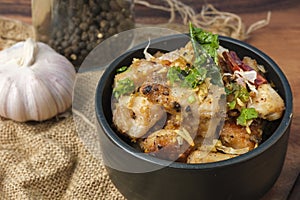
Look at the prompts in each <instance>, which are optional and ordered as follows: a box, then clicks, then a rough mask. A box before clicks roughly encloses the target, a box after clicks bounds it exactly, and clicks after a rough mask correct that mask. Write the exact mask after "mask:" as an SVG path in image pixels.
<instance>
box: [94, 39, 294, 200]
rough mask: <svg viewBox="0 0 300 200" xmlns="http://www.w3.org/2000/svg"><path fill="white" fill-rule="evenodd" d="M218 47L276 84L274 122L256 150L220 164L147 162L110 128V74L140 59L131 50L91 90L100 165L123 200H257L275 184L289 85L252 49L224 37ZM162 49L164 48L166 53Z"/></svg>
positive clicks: (172, 42)
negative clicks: (256, 66)
mask: <svg viewBox="0 0 300 200" xmlns="http://www.w3.org/2000/svg"><path fill="white" fill-rule="evenodd" d="M219 39H220V44H221V45H222V46H224V47H225V48H228V49H230V50H234V51H236V52H237V54H238V55H239V56H240V57H243V56H250V57H252V58H254V59H256V60H257V62H258V63H260V64H262V65H264V66H265V68H266V70H267V74H266V77H267V79H268V80H269V81H272V82H273V83H274V84H275V85H276V89H277V91H278V93H279V94H280V95H281V96H282V98H283V99H284V101H285V105H286V110H285V112H284V115H283V117H282V118H281V119H280V120H277V121H275V122H271V123H269V124H267V126H266V127H265V138H264V142H263V143H262V144H261V145H260V146H259V147H258V148H256V149H254V150H252V151H250V152H248V153H246V154H244V155H241V156H238V157H235V158H232V159H229V160H225V161H220V162H215V163H207V164H185V163H178V162H173V163H169V162H166V161H164V160H160V159H157V158H153V157H151V156H148V155H146V154H143V153H141V152H139V151H138V150H136V149H134V148H133V147H131V146H130V145H129V144H128V143H126V142H125V141H124V140H123V139H122V138H120V137H119V136H118V134H117V133H116V131H115V130H114V128H113V126H112V111H111V107H110V105H111V94H112V85H113V79H114V76H115V74H116V69H118V68H119V67H121V66H124V65H129V64H130V63H131V61H132V58H134V57H143V54H142V51H143V48H144V47H143V48H135V49H133V50H132V51H128V52H127V53H125V54H124V55H122V56H121V57H119V58H117V59H116V60H115V61H114V62H113V63H112V64H111V65H110V66H109V67H108V68H107V69H106V71H105V72H104V74H103V75H102V77H101V79H100V81H99V83H98V87H97V90H96V99H95V100H96V116H97V119H98V128H99V131H98V132H99V134H100V138H101V148H102V154H103V159H104V164H105V166H106V168H107V170H108V173H109V176H110V178H111V180H112V182H113V183H114V184H115V186H116V187H117V188H118V190H119V191H120V192H121V193H122V194H123V195H124V196H125V197H126V198H127V199H129V200H131V199H137V200H156V199H172V200H175V199H251V200H253V199H259V198H260V197H262V196H263V195H264V194H265V193H266V192H267V191H268V190H269V189H270V188H271V187H272V186H273V184H274V183H275V181H276V179H277V178H278V176H279V174H280V172H281V169H282V166H283V163H284V160H285V155H286V149H287V144H288V137H289V132H290V124H291V118H292V93H291V89H290V86H289V83H288V81H287V79H286V77H285V75H284V74H283V72H282V71H281V70H280V68H279V67H278V66H277V64H276V63H274V61H272V60H271V58H269V57H268V56H267V55H266V54H264V53H263V52H261V51H259V50H258V49H256V48H254V47H252V46H250V45H248V44H246V43H244V42H241V41H237V40H234V39H231V38H227V37H219ZM186 42H187V37H186V36H184V35H174V36H168V37H164V38H161V39H157V40H156V41H154V42H153V43H152V45H151V47H152V48H154V49H170V48H171V49H176V48H179V47H182V46H184V44H185V43H186ZM166 47H168V48H166Z"/></svg>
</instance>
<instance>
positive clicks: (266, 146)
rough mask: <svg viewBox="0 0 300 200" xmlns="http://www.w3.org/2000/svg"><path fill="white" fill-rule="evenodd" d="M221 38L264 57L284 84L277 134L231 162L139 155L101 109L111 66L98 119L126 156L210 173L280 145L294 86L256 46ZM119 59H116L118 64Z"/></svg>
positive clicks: (97, 97) (98, 98)
mask: <svg viewBox="0 0 300 200" xmlns="http://www.w3.org/2000/svg"><path fill="white" fill-rule="evenodd" d="M179 35H182V34H179ZM169 37H171V38H172V37H178V36H176V35H170V36H165V37H163V39H167V38H169ZM218 37H219V40H220V43H221V42H228V43H232V44H233V45H236V46H239V47H241V48H244V49H246V50H247V51H250V52H252V53H254V54H255V55H257V56H258V57H260V58H262V59H263V60H264V61H265V62H267V63H268V65H270V66H271V68H272V69H273V70H274V72H275V73H276V74H277V75H278V77H279V79H280V82H281V83H282V85H283V93H284V94H283V95H284V96H285V111H284V114H283V116H282V118H281V122H280V124H279V125H278V127H277V129H276V130H275V131H274V132H273V134H272V135H271V136H270V137H269V138H268V139H267V140H266V141H264V142H263V143H262V144H260V145H259V146H258V147H257V148H255V149H253V150H251V151H250V152H247V153H245V154H242V155H239V156H237V157H234V158H230V159H227V160H222V161H218V162H212V163H199V164H188V163H180V162H175V161H173V162H170V161H166V160H163V159H159V158H155V157H153V156H150V155H147V154H144V153H142V152H139V151H137V150H136V149H134V148H133V147H132V146H130V145H129V144H127V143H126V142H125V141H123V140H122V139H121V138H120V137H119V136H118V135H117V134H116V133H115V132H114V130H113V129H112V128H111V126H110V125H109V123H108V122H107V120H106V119H105V116H104V115H103V113H104V112H103V109H102V106H100V105H102V97H101V96H102V95H100V94H99V92H98V91H99V90H100V89H99V88H100V87H99V86H100V85H101V83H103V79H102V77H103V75H104V74H105V73H108V71H110V70H109V69H111V67H107V69H106V70H105V72H104V73H103V75H102V77H101V78H100V80H99V82H98V85H97V88H96V95H95V111H96V118H97V121H98V123H99V125H100V126H101V127H102V129H103V130H104V131H103V132H104V134H105V135H106V136H107V137H108V139H109V140H110V141H111V142H112V143H113V144H114V145H116V146H117V147H119V148H120V149H122V150H124V151H125V152H126V153H128V154H130V155H131V156H133V157H136V158H138V159H141V160H144V161H146V162H149V163H152V164H155V165H163V166H168V167H171V168H179V169H186V170H195V169H202V170H207V169H211V168H216V167H217V168H218V167H226V166H230V165H235V164H238V163H239V164H240V163H242V162H246V161H248V160H251V159H254V158H255V157H257V156H259V155H261V154H262V153H263V152H265V151H266V150H267V149H269V148H270V147H271V146H273V145H274V144H276V143H277V142H278V141H279V140H280V138H281V137H283V135H284V134H285V133H286V132H287V131H288V128H289V126H290V124H291V121H292V116H293V95H292V91H291V87H290V84H289V82H288V80H287V78H286V76H285V74H284V73H283V71H282V70H281V69H280V68H279V66H278V65H277V64H276V63H275V62H274V61H273V60H272V59H271V58H270V57H269V56H268V55H266V54H265V53H264V52H262V51H261V50H259V49H257V48H256V47H254V46H252V45H250V44H248V43H246V42H243V41H240V40H237V39H233V38H230V37H226V36H218ZM158 39H161V38H158ZM127 53H128V52H127ZM125 54H126V52H125V53H124V54H123V55H125ZM123 55H121V56H120V57H122V56H123ZM120 57H119V58H120ZM117 59H118V58H117ZM117 59H115V61H116V60H117ZM115 61H113V62H112V63H111V64H110V65H109V66H111V65H112V64H114V63H115ZM111 70H112V69H111Z"/></svg>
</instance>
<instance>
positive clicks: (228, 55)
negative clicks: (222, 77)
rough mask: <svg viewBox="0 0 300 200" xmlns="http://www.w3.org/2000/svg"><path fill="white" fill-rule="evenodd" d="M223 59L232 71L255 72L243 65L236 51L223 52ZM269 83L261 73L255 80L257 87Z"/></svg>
mask: <svg viewBox="0 0 300 200" xmlns="http://www.w3.org/2000/svg"><path fill="white" fill-rule="evenodd" d="M223 57H224V59H225V61H226V63H227V65H228V66H229V67H230V69H231V71H232V72H234V71H241V70H242V71H252V70H254V69H253V68H252V67H250V66H249V65H246V64H245V63H243V61H242V60H241V59H240V58H239V57H238V55H237V54H236V53H235V52H234V51H229V52H226V51H224V52H223ZM267 82H268V81H267V80H266V79H265V78H264V77H263V76H262V75H260V74H259V73H257V77H256V79H255V82H254V84H255V86H256V87H258V86H259V85H262V84H264V83H267Z"/></svg>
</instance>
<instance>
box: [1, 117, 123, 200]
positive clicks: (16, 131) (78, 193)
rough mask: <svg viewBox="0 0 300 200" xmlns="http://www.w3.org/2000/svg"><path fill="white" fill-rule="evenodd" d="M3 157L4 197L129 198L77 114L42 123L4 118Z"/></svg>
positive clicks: (2, 180) (2, 120) (2, 178)
mask: <svg viewBox="0 0 300 200" xmlns="http://www.w3.org/2000/svg"><path fill="white" fill-rule="evenodd" d="M0 158H1V159H0V199H124V198H123V197H122V195H121V194H120V193H119V192H118V191H117V189H116V188H115V187H114V185H113V184H112V183H111V181H110V179H109V177H108V174H107V172H106V170H105V168H104V166H103V164H102V163H101V160H99V159H96V158H95V157H93V156H92V155H91V154H90V152H89V151H87V150H86V148H85V146H84V145H83V143H82V142H81V140H80V138H79V137H78V135H77V132H76V128H75V126H74V120H73V117H72V115H70V116H67V117H66V118H64V119H59V120H56V119H53V120H49V121H46V122H42V123H17V122H13V121H11V120H6V119H3V118H0Z"/></svg>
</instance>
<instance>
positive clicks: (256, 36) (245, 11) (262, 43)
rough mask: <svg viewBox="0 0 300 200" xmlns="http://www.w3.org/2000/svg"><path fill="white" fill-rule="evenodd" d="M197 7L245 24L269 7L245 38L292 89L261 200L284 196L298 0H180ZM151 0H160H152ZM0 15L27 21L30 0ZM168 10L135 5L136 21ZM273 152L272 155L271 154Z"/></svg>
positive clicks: (296, 76) (298, 115)
mask: <svg viewBox="0 0 300 200" xmlns="http://www.w3.org/2000/svg"><path fill="white" fill-rule="evenodd" d="M182 1H183V2H184V3H186V4H189V5H193V7H194V8H195V9H201V6H202V5H203V3H204V2H208V3H212V4H213V5H215V6H216V8H218V9H220V10H222V11H229V12H235V13H239V15H240V16H241V17H242V19H243V21H244V22H245V24H247V25H249V24H251V23H253V22H255V21H257V20H260V19H264V18H266V13H267V11H269V10H271V11H272V17H271V22H270V24H269V25H268V26H267V27H265V28H262V29H259V30H257V31H255V32H254V33H253V34H252V35H251V38H249V39H248V40H247V41H246V42H248V43H249V44H251V45H253V46H255V47H257V48H258V49H260V50H261V51H263V52H264V53H266V54H267V55H269V56H270V57H271V58H272V59H273V60H274V61H275V62H276V63H277V64H278V65H279V66H280V68H281V69H282V71H283V72H284V74H285V75H286V76H287V78H288V80H289V83H290V85H291V88H292V92H293V99H294V113H293V123H292V126H291V134H290V138H289V146H288V151H287V156H286V160H285V163H284V167H283V170H282V172H281V175H280V177H279V179H278V180H277V182H276V183H275V185H274V187H273V188H272V189H271V190H270V191H269V192H268V193H267V194H266V195H265V197H264V198H263V200H273V199H275V200H284V199H287V197H288V194H289V193H290V190H291V189H292V187H293V184H294V182H295V180H296V178H297V176H298V173H299V172H300V156H299V153H300V62H299V59H300V56H299V52H300V38H299V36H300V23H299V22H298V21H299V19H300V12H299V11H300V1H299V0H289V1H287V0H283V1H278V0H236V1H232V0H224V1H217V0H210V1H209V0H206V1H204V0H182ZM151 2H153V3H155V2H160V0H153V1H151ZM0 15H5V16H8V17H13V18H16V19H21V20H22V21H25V22H28V23H30V20H31V19H30V0H1V2H0ZM168 18H169V15H168V13H165V12H161V11H155V12H154V11H153V10H151V9H147V8H144V7H141V6H138V7H137V8H136V19H137V21H138V22H140V23H143V22H144V23H149V22H151V23H162V22H166V21H167V20H168ZM274 156H276V155H274Z"/></svg>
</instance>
